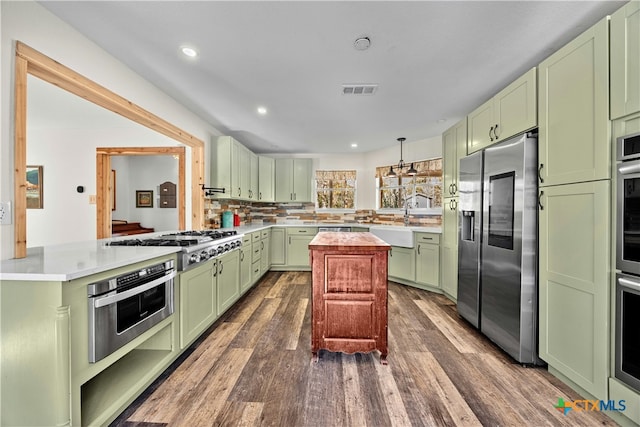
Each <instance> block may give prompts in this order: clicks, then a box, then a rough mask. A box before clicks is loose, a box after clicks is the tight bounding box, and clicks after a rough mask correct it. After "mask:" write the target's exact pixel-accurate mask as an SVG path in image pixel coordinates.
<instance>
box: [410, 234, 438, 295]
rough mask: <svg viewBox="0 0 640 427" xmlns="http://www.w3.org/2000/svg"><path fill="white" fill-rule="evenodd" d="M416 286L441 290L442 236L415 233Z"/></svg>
mask: <svg viewBox="0 0 640 427" xmlns="http://www.w3.org/2000/svg"><path fill="white" fill-rule="evenodd" d="M415 240H416V244H415V246H416V250H415V257H416V278H415V281H416V286H418V287H423V288H424V289H428V290H432V289H433V288H436V289H439V288H440V235H439V234H437V233H419V232H418V233H415Z"/></svg>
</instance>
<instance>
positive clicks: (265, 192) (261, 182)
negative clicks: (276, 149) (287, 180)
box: [257, 156, 276, 202]
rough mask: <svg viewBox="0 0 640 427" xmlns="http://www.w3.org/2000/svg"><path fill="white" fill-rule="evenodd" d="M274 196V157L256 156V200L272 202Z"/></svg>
mask: <svg viewBox="0 0 640 427" xmlns="http://www.w3.org/2000/svg"><path fill="white" fill-rule="evenodd" d="M275 197H276V187H275V159H273V158H271V157H265V156H258V199H257V200H258V201H260V202H273V201H274V200H275Z"/></svg>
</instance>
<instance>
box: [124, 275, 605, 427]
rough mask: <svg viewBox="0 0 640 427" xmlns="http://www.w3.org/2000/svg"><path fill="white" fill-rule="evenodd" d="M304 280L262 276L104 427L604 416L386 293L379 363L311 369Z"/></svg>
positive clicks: (433, 299) (437, 315)
mask: <svg viewBox="0 0 640 427" xmlns="http://www.w3.org/2000/svg"><path fill="white" fill-rule="evenodd" d="M310 298H311V273H308V272H270V273H268V274H267V275H265V276H264V277H263V279H262V280H261V281H260V283H258V284H257V285H256V286H255V287H254V288H253V289H252V290H250V291H249V292H248V293H247V295H245V296H244V297H243V298H242V299H241V300H240V301H239V302H238V303H236V305H235V306H234V307H232V308H231V309H230V310H229V311H228V312H227V313H225V314H224V316H222V317H221V318H220V319H219V320H218V321H217V322H216V323H215V324H214V325H213V326H212V327H211V328H210V329H209V331H208V333H207V334H205V336H203V337H201V338H200V339H199V340H198V341H197V342H196V343H195V344H194V345H193V346H192V347H191V348H190V349H189V351H187V352H186V353H185V354H184V355H183V356H181V358H180V359H179V360H177V361H176V363H174V364H173V366H172V367H171V368H170V369H169V370H168V371H167V372H166V373H165V374H163V375H162V377H161V378H159V379H158V380H157V381H156V382H155V383H154V384H152V385H151V386H150V387H149V389H148V390H147V391H145V393H144V394H143V395H142V396H140V398H139V399H137V400H136V401H135V402H134V403H133V404H132V405H131V406H130V407H129V408H128V409H127V410H126V411H125V412H124V413H123V414H122V415H121V416H120V417H119V418H118V419H116V420H115V421H114V423H113V424H112V425H113V426H122V427H134V426H136V427H159V426H257V425H269V426H332V427H333V426H358V427H360V426H525V425H526V426H547V425H548V426H595V425H616V424H615V423H614V422H613V421H612V420H611V419H609V418H608V417H607V416H606V415H604V414H603V413H601V412H586V411H584V412H577V411H570V412H569V413H568V414H567V415H564V414H563V413H562V412H560V411H558V410H557V409H556V408H555V407H554V405H555V404H556V403H557V401H558V398H559V397H562V398H563V399H565V400H577V399H580V396H578V395H577V394H576V393H574V392H573V391H572V390H571V389H569V388H568V387H567V386H565V385H564V384H563V383H561V382H560V381H559V380H557V379H556V378H554V377H553V376H551V375H550V374H549V373H548V372H547V371H546V370H545V369H544V368H535V367H523V366H521V365H519V364H517V363H515V361H514V360H513V359H511V358H510V357H509V356H507V355H506V354H505V353H503V352H502V351H501V350H500V349H499V348H498V347H496V346H494V345H493V344H492V343H491V342H490V341H488V340H487V339H486V338H485V337H483V336H482V335H480V334H479V333H478V332H477V331H476V330H475V329H474V328H473V327H471V326H470V325H469V324H468V323H466V322H465V321H463V320H462V319H461V318H460V317H459V316H458V315H457V312H456V307H455V305H454V304H453V303H452V302H451V301H450V300H448V299H447V298H446V297H444V296H442V295H437V294H434V293H430V292H426V291H422V290H419V289H415V288H411V287H407V286H402V285H399V284H395V283H393V282H390V283H389V306H388V307H389V331H388V334H389V357H388V361H389V365H387V366H384V365H382V364H380V361H379V353H377V352H374V353H369V354H361V353H356V354H351V355H349V354H343V353H331V352H327V351H321V352H320V354H319V356H320V357H319V361H318V363H312V362H311V325H310V318H311V306H310Z"/></svg>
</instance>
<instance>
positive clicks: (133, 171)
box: [111, 156, 178, 231]
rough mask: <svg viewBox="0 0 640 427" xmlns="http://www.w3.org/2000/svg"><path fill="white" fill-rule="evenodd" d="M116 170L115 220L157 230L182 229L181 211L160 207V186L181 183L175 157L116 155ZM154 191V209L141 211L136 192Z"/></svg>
mask: <svg viewBox="0 0 640 427" xmlns="http://www.w3.org/2000/svg"><path fill="white" fill-rule="evenodd" d="M111 168H112V169H114V170H115V171H116V210H115V211H113V212H112V217H113V219H122V220H127V221H129V222H139V223H140V225H142V226H143V227H148V228H149V227H151V228H154V229H155V231H173V230H177V229H178V209H176V208H160V203H159V195H160V190H159V188H160V187H159V186H160V184H162V183H164V182H166V181H170V182H173V183H174V184H177V183H178V161H177V160H176V159H174V158H173V156H113V157H112V158H111ZM137 190H151V191H153V207H152V208H137V207H136V191H137Z"/></svg>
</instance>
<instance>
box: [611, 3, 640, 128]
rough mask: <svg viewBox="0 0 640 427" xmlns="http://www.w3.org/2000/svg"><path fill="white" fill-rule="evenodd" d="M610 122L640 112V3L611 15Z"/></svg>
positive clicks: (622, 8)
mask: <svg viewBox="0 0 640 427" xmlns="http://www.w3.org/2000/svg"><path fill="white" fill-rule="evenodd" d="M610 28H611V30H610V37H611V42H610V49H611V65H610V70H611V71H610V72H611V106H610V110H611V119H612V120H614V119H618V118H620V117H623V116H626V115H629V114H632V113H635V112H640V2H638V1H631V2H629V3H627V4H625V5H624V6H623V7H621V8H620V9H618V10H617V11H616V12H615V13H614V14H613V15H611V23H610Z"/></svg>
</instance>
